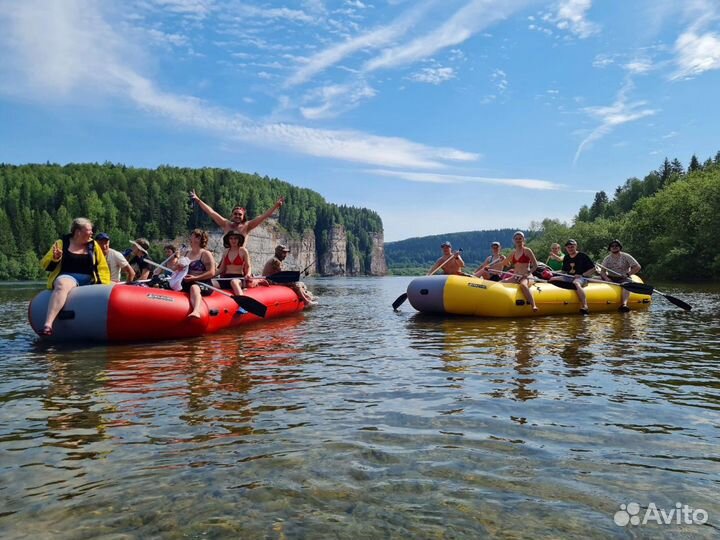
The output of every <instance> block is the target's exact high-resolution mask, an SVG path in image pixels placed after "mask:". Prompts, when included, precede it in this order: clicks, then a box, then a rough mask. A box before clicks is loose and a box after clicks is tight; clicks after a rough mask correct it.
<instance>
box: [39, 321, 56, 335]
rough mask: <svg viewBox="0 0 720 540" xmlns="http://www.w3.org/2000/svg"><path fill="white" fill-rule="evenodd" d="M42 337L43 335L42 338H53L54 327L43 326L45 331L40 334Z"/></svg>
mask: <svg viewBox="0 0 720 540" xmlns="http://www.w3.org/2000/svg"><path fill="white" fill-rule="evenodd" d="M40 335H41V336H47V337H50V336H52V335H53V329H52V326H50V325H48V324H46V325H45V326H43V329H42V332H40Z"/></svg>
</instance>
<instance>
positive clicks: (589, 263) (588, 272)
mask: <svg viewBox="0 0 720 540" xmlns="http://www.w3.org/2000/svg"><path fill="white" fill-rule="evenodd" d="M585 265H586V266H589V268H588V269H587V270H585V271H584V272H583V273H582V275H583V276H584V277H592V275H593V274H594V273H595V263H594V262H592V260H591V259H590V257H589V256H588V255H587V254H586V255H585Z"/></svg>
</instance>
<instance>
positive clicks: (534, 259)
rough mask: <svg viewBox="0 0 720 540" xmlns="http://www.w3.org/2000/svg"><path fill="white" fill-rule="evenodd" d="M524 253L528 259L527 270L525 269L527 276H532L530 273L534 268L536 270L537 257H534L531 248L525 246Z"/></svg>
mask: <svg viewBox="0 0 720 540" xmlns="http://www.w3.org/2000/svg"><path fill="white" fill-rule="evenodd" d="M525 254H526V255H527V256H528V258H529V259H530V264H528V270H527V275H528V277H530V276H532V273H533V272H534V271H535V270H537V267H538V261H537V257H535V253H534V252H533V250H532V249H530V248H525Z"/></svg>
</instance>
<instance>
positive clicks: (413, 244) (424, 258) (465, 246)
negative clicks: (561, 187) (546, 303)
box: [385, 229, 528, 275]
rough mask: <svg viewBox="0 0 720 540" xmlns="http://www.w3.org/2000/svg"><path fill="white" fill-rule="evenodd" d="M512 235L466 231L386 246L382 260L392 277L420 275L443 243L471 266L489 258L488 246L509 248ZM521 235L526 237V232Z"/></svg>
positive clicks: (387, 244)
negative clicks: (449, 244)
mask: <svg viewBox="0 0 720 540" xmlns="http://www.w3.org/2000/svg"><path fill="white" fill-rule="evenodd" d="M515 231H516V229H498V230H494V231H468V232H458V233H449V234H440V235H435V236H423V237H420V238H408V239H407V240H400V241H398V242H387V243H386V244H385V259H386V260H387V264H388V268H389V269H390V272H391V273H392V274H394V275H418V274H424V273H425V272H427V271H428V269H429V268H430V267H431V266H432V265H433V263H434V262H435V261H436V260H437V259H438V257H440V255H441V254H442V252H441V250H440V244H442V243H443V242H444V241H446V240H447V241H448V242H450V243H451V244H452V246H453V250H458V249H462V250H463V259H464V260H465V263H466V264H467V265H468V266H472V265H474V264H476V263H478V264H479V263H480V262H481V260H484V259H485V257H487V256H488V255H490V244H491V243H492V242H496V241H497V242H500V244H501V245H502V246H503V248H509V247H510V246H512V236H513V234H514V233H515ZM523 232H524V233H525V234H526V235H527V234H528V231H523ZM474 269H475V268H473V270H474Z"/></svg>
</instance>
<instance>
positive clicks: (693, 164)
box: [688, 154, 702, 173]
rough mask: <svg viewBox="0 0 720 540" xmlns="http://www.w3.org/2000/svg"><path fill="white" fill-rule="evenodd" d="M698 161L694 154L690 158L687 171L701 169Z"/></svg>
mask: <svg viewBox="0 0 720 540" xmlns="http://www.w3.org/2000/svg"><path fill="white" fill-rule="evenodd" d="M701 169H702V167H701V166H700V162H699V161H698V158H697V156H696V155H695V154H693V155H692V157H691V158H690V165H689V166H688V173H691V172H695V171H699V170H701Z"/></svg>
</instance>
